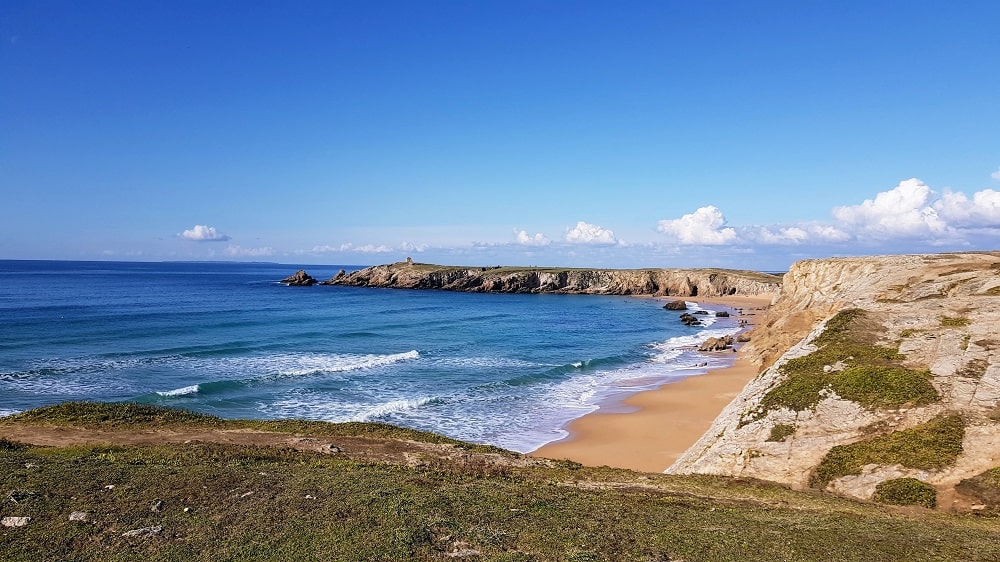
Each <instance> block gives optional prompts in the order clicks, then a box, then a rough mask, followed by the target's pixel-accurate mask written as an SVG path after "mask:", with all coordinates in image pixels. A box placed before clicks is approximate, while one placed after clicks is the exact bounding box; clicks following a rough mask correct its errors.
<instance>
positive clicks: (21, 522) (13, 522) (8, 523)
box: [0, 517, 31, 527]
mask: <svg viewBox="0 0 1000 562" xmlns="http://www.w3.org/2000/svg"><path fill="white" fill-rule="evenodd" d="M30 522H31V518H30V517H4V518H3V519H0V525H3V526H4V527H24V526H25V525H27V524H28V523H30Z"/></svg>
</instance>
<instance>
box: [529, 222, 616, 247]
mask: <svg viewBox="0 0 1000 562" xmlns="http://www.w3.org/2000/svg"><path fill="white" fill-rule="evenodd" d="M580 224H584V223H579V224H577V227H578V228H579V226H580ZM608 232H611V231H608ZM567 236H568V235H567ZM611 237H612V238H614V233H611ZM514 238H515V239H516V240H517V243H518V244H520V245H522V246H548V245H549V239H548V238H546V237H545V235H544V234H542V233H541V232H539V233H536V234H535V235H534V236H532V235H530V234H528V231H527V230H515V231H514Z"/></svg>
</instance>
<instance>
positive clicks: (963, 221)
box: [934, 189, 1000, 228]
mask: <svg viewBox="0 0 1000 562" xmlns="http://www.w3.org/2000/svg"><path fill="white" fill-rule="evenodd" d="M934 209H936V210H937V212H938V215H939V216H940V217H941V218H943V219H944V220H946V221H948V224H949V225H950V226H953V227H955V228H975V227H994V228H1000V191H993V190H992V189H984V190H982V191H978V192H976V193H974V194H973V195H972V199H969V198H968V197H967V196H966V195H965V194H964V193H962V192H960V191H958V192H953V191H951V190H950V189H946V190H945V191H944V194H943V195H942V196H941V199H939V200H937V201H936V202H935V203H934Z"/></svg>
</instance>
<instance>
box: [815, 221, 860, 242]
mask: <svg viewBox="0 0 1000 562" xmlns="http://www.w3.org/2000/svg"><path fill="white" fill-rule="evenodd" d="M808 230H809V235H810V236H812V237H813V238H818V239H819V240H822V241H824V242H846V241H848V240H850V239H851V235H850V234H848V233H846V232H844V231H843V230H840V229H839V228H837V227H835V226H830V225H826V224H814V225H810V226H809V227H808Z"/></svg>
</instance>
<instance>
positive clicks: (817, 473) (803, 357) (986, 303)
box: [667, 252, 1000, 510]
mask: <svg viewBox="0 0 1000 562" xmlns="http://www.w3.org/2000/svg"><path fill="white" fill-rule="evenodd" d="M998 350H1000V252H979V253H955V254H936V255H902V256H876V257H864V258H837V259H823V260H806V261H801V262H798V263H796V264H794V265H793V266H792V268H791V269H790V270H789V271H788V273H787V274H786V275H785V276H784V280H783V283H782V288H781V292H780V294H779V295H778V297H777V298H776V299H775V302H774V305H773V306H772V307H771V308H770V309H769V310H768V311H767V312H766V314H765V316H764V317H763V319H762V321H761V322H760V323H759V324H758V327H757V328H755V329H754V331H753V338H752V341H751V342H750V344H748V345H747V346H746V347H745V348H744V353H746V354H747V355H748V357H749V358H751V359H752V360H754V361H756V362H757V364H758V365H760V367H761V369H762V372H761V374H760V375H759V376H758V377H757V378H756V379H754V380H753V381H751V382H750V383H749V384H748V385H747V386H746V387H745V388H744V390H743V391H742V392H741V393H740V395H739V396H737V397H736V399H734V400H733V402H732V403H730V405H729V406H728V407H727V408H726V409H725V410H724V411H723V412H722V413H721V414H720V415H719V417H718V418H717V419H716V420H715V422H714V423H713V425H712V426H711V427H710V428H709V430H708V431H707V432H706V433H705V435H704V436H703V437H702V438H701V439H700V440H699V441H698V442H697V443H696V444H695V445H694V446H692V447H691V448H690V449H689V450H688V451H687V452H686V453H685V454H684V455H683V456H682V457H681V458H680V459H678V461H677V462H676V463H675V464H674V465H673V466H671V467H670V468H669V469H668V470H667V472H668V473H675V474H684V473H702V474H719V475H729V476H742V477H754V478H760V479H765V480H770V481H777V482H782V483H786V484H789V485H791V486H793V487H796V488H807V487H812V488H817V489H825V490H828V491H832V492H835V493H839V494H842V495H846V496H851V497H855V498H860V499H876V500H878V501H884V502H886V503H909V504H917V505H925V506H928V507H930V506H934V505H936V506H937V507H940V508H944V509H956V510H967V509H971V510H981V509H988V508H992V509H996V508H998V507H1000V362H998V359H997V352H998ZM900 498H902V499H900ZM915 498H916V499H915Z"/></svg>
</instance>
